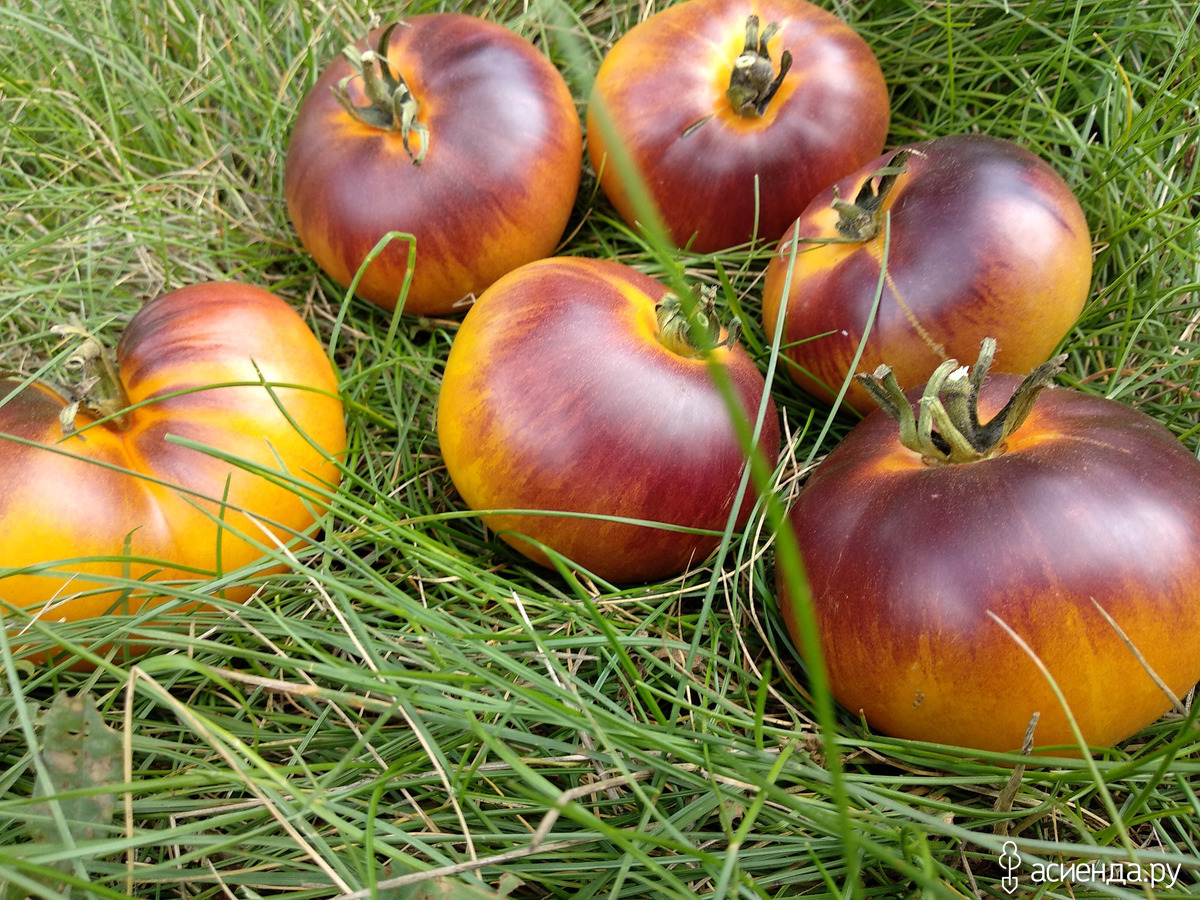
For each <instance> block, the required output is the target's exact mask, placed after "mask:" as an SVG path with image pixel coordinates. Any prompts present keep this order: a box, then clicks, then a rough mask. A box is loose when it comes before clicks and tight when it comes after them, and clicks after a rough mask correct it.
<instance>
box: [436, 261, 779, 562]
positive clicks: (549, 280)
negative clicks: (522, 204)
mask: <svg viewBox="0 0 1200 900" xmlns="http://www.w3.org/2000/svg"><path fill="white" fill-rule="evenodd" d="M667 295H668V291H667V288H666V287H665V286H664V285H662V284H660V283H659V282H657V281H655V280H654V279H652V278H649V277H648V276H645V275H642V274H641V273H639V272H637V271H635V270H634V269H631V268H629V267H628V266H624V265H622V264H620V263H616V262H610V261H600V260H590V259H573V258H552V259H548V260H542V261H539V262H533V263H529V264H528V265H525V266H522V267H521V268H520V269H517V270H516V271H514V272H512V273H510V274H509V275H507V276H505V277H504V278H502V279H500V280H499V281H497V282H496V283H495V284H494V285H492V287H490V288H489V289H488V290H487V291H485V292H484V293H483V295H482V296H481V297H480V298H479V300H478V302H477V303H476V304H475V305H474V306H473V307H472V308H471V310H470V311H469V312H468V313H467V315H466V317H465V318H464V319H463V322H462V326H461V328H460V329H459V332H458V334H457V335H456V336H455V339H454V343H453V345H452V346H451V349H450V354H449V357H448V359H447V361H446V371H445V377H444V380H443V383H442V388H441V392H440V397H439V405H438V420H437V431H438V439H439V442H440V444H441V450H442V455H443V457H444V459H445V462H446V469H447V471H448V472H449V474H450V477H451V479H452V480H453V482H454V485H455V487H456V488H457V489H458V492H459V494H460V495H461V496H462V499H463V500H464V501H465V502H466V504H467V505H468V506H469V507H470V508H472V509H475V510H478V511H480V512H481V513H482V518H483V521H484V522H485V523H486V524H487V525H488V526H489V527H490V528H492V529H493V530H494V531H496V532H497V533H498V534H499V535H500V537H501V538H503V539H504V540H505V541H507V542H508V543H509V544H511V545H512V546H514V547H516V548H517V549H518V550H520V551H521V552H522V553H524V554H525V555H526V556H528V557H529V558H530V559H533V560H535V561H537V562H539V563H542V564H548V563H549V557H548V555H547V553H546V552H545V551H544V550H543V549H541V545H545V546H546V547H549V548H551V549H552V550H554V551H556V552H557V553H559V554H562V555H564V556H566V557H567V558H569V559H570V560H572V561H573V562H574V563H575V564H577V565H579V566H581V567H583V568H584V569H587V570H589V571H590V572H592V573H593V574H595V575H598V576H599V577H601V578H603V579H606V580H608V581H613V582H631V581H648V580H655V579H659V578H665V577H668V576H672V575H675V574H678V573H679V572H682V571H683V570H684V569H685V568H687V566H689V565H692V564H699V563H701V562H702V561H703V560H704V559H705V558H706V557H707V556H708V555H709V554H710V553H711V552H712V551H713V550H714V549H715V548H716V546H717V543H718V540H719V538H718V537H716V536H713V535H710V534H696V533H690V532H686V531H679V530H671V529H669V528H661V527H655V526H654V525H648V524H633V523H628V522H615V521H611V520H609V519H596V518H588V517H586V516H608V517H627V518H633V519H639V520H645V521H647V522H652V523H664V524H667V525H670V526H682V527H686V528H693V529H710V530H715V531H717V532H720V531H721V530H723V529H724V528H725V525H726V522H727V520H728V518H729V516H730V514H731V512H732V511H733V505H734V500H735V494H736V493H737V489H738V485H739V481H740V479H741V477H742V473H743V470H744V468H745V466H746V455H745V453H743V449H742V443H741V442H740V441H739V438H738V435H737V432H736V430H735V427H734V425H733V423H732V418H731V414H730V412H729V410H728V408H727V407H726V404H725V402H724V400H723V398H722V394H721V391H720V390H719V389H718V387H717V384H716V382H715V379H714V378H713V374H712V372H711V371H710V369H709V364H708V362H707V361H706V359H705V357H704V354H703V353H702V352H700V351H699V350H697V349H696V347H697V346H698V345H699V344H698V343H697V342H696V341H695V340H694V339H689V338H686V336H683V335H681V333H680V327H681V322H682V321H686V320H683V319H681V318H680V316H681V309H680V305H679V303H678V301H676V300H675V299H673V297H672V298H668V299H664V298H667ZM701 315H702V316H703V317H704V319H705V320H706V322H707V325H708V327H709V328H710V329H711V332H712V333H711V335H710V336H709V337H710V339H711V340H713V343H714V344H716V347H715V349H713V350H712V353H713V354H714V359H715V362H716V364H717V365H719V366H720V367H722V370H723V371H724V372H725V373H726V374H727V375H728V377H729V379H730V381H731V383H732V385H733V386H734V391H735V394H736V396H737V398H738V400H739V401H740V403H741V405H742V408H743V410H744V412H745V415H746V416H747V417H749V421H751V422H753V421H754V417H755V416H757V414H758V409H759V405H760V403H762V402H763V401H764V395H765V394H766V385H765V383H764V380H763V377H762V374H761V373H760V372H759V371H758V369H757V368H756V367H755V365H754V362H753V360H751V359H750V357H749V355H748V354H747V353H746V352H745V351H744V350H743V349H742V348H741V347H740V346H738V345H737V344H736V343H732V342H731V340H730V337H729V334H728V332H727V331H725V330H724V329H720V328H719V326H717V325H716V323H715V319H713V318H712V316H711V312H702V313H701ZM766 400H767V403H768V408H767V412H766V416H765V420H764V422H763V425H762V429H761V432H760V441H759V446H760V448H761V451H762V452H763V453H764V454H765V455H766V456H767V457H768V458H769V460H770V461H772V462H774V460H775V459H776V457H777V456H778V452H779V424H778V421H777V418H776V413H775V407H774V405H773V403H772V402H771V401H770V398H769V396H766ZM750 494H752V492H748V495H747V497H746V499H745V500H744V502H743V503H742V505H741V506H740V507H738V511H737V516H736V522H737V526H738V527H739V528H740V527H742V526H744V525H745V523H746V522H747V519H748V517H749V514H750V510H751V507H752V505H753V502H754V498H753V496H750ZM499 510H539V511H552V512H566V513H575V514H584V517H581V516H578V515H576V516H552V515H537V514H532V513H531V514H521V513H510V512H492V511H499Z"/></svg>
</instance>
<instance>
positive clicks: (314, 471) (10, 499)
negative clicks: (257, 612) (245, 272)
mask: <svg viewBox="0 0 1200 900" xmlns="http://www.w3.org/2000/svg"><path fill="white" fill-rule="evenodd" d="M96 346H97V345H96V344H95V343H93V342H89V343H87V344H85V349H89V348H90V349H95V348H96ZM92 359H93V361H94V362H96V363H99V362H101V361H102V360H108V357H107V356H103V357H100V356H93V357H92ZM97 371H98V372H99V374H100V375H101V379H102V380H101V382H100V384H101V386H107V387H108V388H109V389H110V390H111V391H112V392H113V396H112V398H111V400H110V402H109V407H110V408H111V410H112V411H118V410H124V411H123V412H119V413H118V414H116V415H114V416H113V417H111V418H105V417H103V416H101V410H96V411H89V410H87V409H84V408H80V409H79V411H78V412H77V413H75V414H74V415H72V412H73V407H71V406H69V405H68V400H67V399H66V397H64V396H63V395H62V394H60V393H59V392H58V391H56V390H55V389H53V388H51V387H50V386H48V385H46V384H42V383H36V382H35V383H32V384H29V385H28V386H24V387H23V386H21V385H20V384H18V383H16V382H12V381H6V382H2V383H0V400H3V405H0V486H2V489H0V597H2V598H3V601H4V603H5V604H6V605H8V606H10V607H16V608H18V609H24V610H26V611H27V612H29V613H30V614H32V615H36V616H39V617H41V618H43V619H45V620H47V621H60V620H68V621H75V620H79V619H85V618H92V617H97V616H102V615H104V614H105V613H107V612H108V611H110V610H112V609H114V608H120V609H121V610H123V611H136V610H137V609H138V608H141V607H142V606H145V605H147V604H150V603H152V602H153V601H154V594H155V590H154V587H153V585H152V584H147V586H146V588H145V589H144V590H139V591H132V592H130V593H129V594H127V595H122V591H121V589H120V588H114V587H112V579H122V580H123V581H127V580H128V579H139V580H145V581H147V582H155V581H162V580H172V581H176V580H179V579H183V580H186V581H188V582H196V581H198V580H203V579H206V578H211V577H214V576H217V575H223V574H225V573H229V572H233V571H234V570H236V569H238V568H240V567H242V566H245V565H247V564H250V563H253V562H256V561H257V560H259V559H261V558H262V557H263V555H264V554H263V550H262V547H263V546H264V545H266V546H267V547H269V548H274V547H276V546H278V543H277V542H287V541H290V540H291V539H292V538H293V537H294V536H295V535H296V534H298V533H303V532H306V531H308V530H310V529H311V528H312V527H313V524H314V521H315V520H314V517H315V516H316V515H318V514H319V512H320V509H321V505H322V500H323V498H324V496H325V495H326V493H327V492H328V491H329V490H331V489H332V488H333V487H334V486H335V485H336V484H337V483H338V479H339V469H338V465H337V462H336V459H335V458H336V456H337V455H338V454H340V453H341V452H342V451H343V450H344V449H345V444H346V432H345V425H344V420H343V413H342V404H341V401H340V399H339V398H338V395H337V389H338V385H337V380H336V377H335V374H334V371H333V368H332V366H331V365H330V363H329V360H328V358H327V357H326V355H325V352H324V350H323V349H322V346H321V344H320V342H319V341H318V340H317V338H316V337H315V335H314V334H313V333H312V332H311V331H310V330H309V328H308V326H307V325H306V324H305V323H304V321H303V320H302V319H301V318H300V317H299V316H298V315H297V314H296V313H295V311H293V310H292V309H291V307H289V306H288V305H287V304H286V303H285V302H284V301H283V300H280V299H279V298H277V297H275V296H274V295H273V294H270V293H268V292H267V291H265V290H263V289H262V288H257V287H252V286H249V285H244V284H235V283H232V282H216V283H205V284H196V285H192V286H189V287H185V288H182V289H180V290H176V291H172V292H170V293H168V294H164V295H163V296H162V297H160V298H159V299H157V300H153V301H151V302H150V303H148V304H146V305H145V306H143V307H142V308H141V309H140V310H139V311H138V312H137V313H136V314H135V315H134V316H133V318H132V319H131V320H130V321H129V323H128V325H127V327H126V328H125V330H124V333H123V334H122V335H121V339H120V341H119V343H118V344H117V348H116V354H115V359H114V360H112V361H111V362H110V363H109V365H108V366H98V367H97ZM110 375H111V378H110V377H109V376H110ZM97 396H100V395H99V394H98V395H97ZM64 411H65V413H64ZM108 411H109V410H108V409H107V408H106V409H105V410H104V412H106V413H107V412H108ZM64 415H65V418H66V421H67V423H68V427H67V428H66V429H65V432H64V427H63V424H62V422H61V421H60V418H61V417H63V416H64ZM72 429H73V430H72ZM293 488H294V489H293ZM250 590H251V588H250V587H244V586H230V587H228V588H225V589H223V590H222V591H221V593H222V594H223V595H224V596H226V597H228V598H230V599H233V600H238V601H241V600H244V599H245V598H246V597H247V596H249V593H250Z"/></svg>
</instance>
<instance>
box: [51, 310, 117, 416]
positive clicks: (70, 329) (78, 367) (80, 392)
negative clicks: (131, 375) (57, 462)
mask: <svg viewBox="0 0 1200 900" xmlns="http://www.w3.org/2000/svg"><path fill="white" fill-rule="evenodd" d="M50 331H51V332H52V333H54V334H57V335H61V336H63V337H80V338H83V340H82V342H81V343H80V344H79V346H78V347H76V348H75V349H74V350H73V351H72V352H71V354H70V355H69V356H68V357H67V360H66V363H65V366H66V368H67V369H68V370H69V371H74V372H79V373H82V377H81V378H80V379H79V380H78V381H77V382H76V383H75V384H74V385H73V386H70V387H68V389H67V391H66V394H67V398H68V400H69V402H68V403H67V405H66V406H65V407H63V411H62V413H61V414H60V415H59V421H60V422H61V424H62V430H63V434H65V435H69V434H72V433H74V431H75V416H76V414H77V413H78V412H79V410H80V408H81V407H82V408H83V409H85V410H87V411H88V412H89V413H90V414H91V415H93V416H95V417H96V418H97V419H103V420H105V421H106V422H109V423H111V424H112V426H113V427H115V428H117V429H118V430H120V431H124V430H125V429H126V428H128V427H129V415H128V412H127V410H128V409H129V395H128V394H126V392H125V385H124V384H122V383H121V375H120V372H119V371H118V368H117V364H116V361H115V360H114V359H113V354H112V350H111V349H110V348H109V347H108V346H106V345H105V344H104V343H103V342H102V341H101V340H100V339H99V338H98V337H96V336H95V335H94V334H92V333H91V332H89V331H87V330H86V329H84V328H81V327H80V326H78V325H75V324H69V325H54V326H52V327H51V328H50Z"/></svg>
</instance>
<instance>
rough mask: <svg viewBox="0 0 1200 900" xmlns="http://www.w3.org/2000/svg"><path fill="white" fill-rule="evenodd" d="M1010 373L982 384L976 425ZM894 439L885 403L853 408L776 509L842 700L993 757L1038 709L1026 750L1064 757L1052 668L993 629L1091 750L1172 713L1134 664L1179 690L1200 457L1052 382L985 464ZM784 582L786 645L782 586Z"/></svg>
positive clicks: (1135, 418) (894, 724)
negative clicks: (854, 420) (829, 447)
mask: <svg viewBox="0 0 1200 900" xmlns="http://www.w3.org/2000/svg"><path fill="white" fill-rule="evenodd" d="M1018 381H1019V379H1018V378H1017V377H1016V376H1012V375H1005V374H1000V373H997V374H995V375H992V376H990V377H989V380H988V381H987V383H986V384H985V386H984V392H983V395H982V398H981V402H980V414H981V418H982V419H983V420H984V421H986V420H987V419H988V418H989V417H990V416H992V415H993V414H995V412H996V411H997V410H998V409H999V408H1000V406H1001V405H1002V403H1003V401H1004V400H1006V399H1007V398H1008V396H1010V395H1011V393H1012V391H1013V389H1014V388H1015V386H1016V383H1017V382H1018ZM916 396H917V395H916V393H913V394H910V397H912V399H914V400H915V399H916ZM896 431H897V426H896V423H895V422H894V421H893V420H892V419H891V418H890V417H889V416H888V415H887V413H885V412H884V411H882V410H876V411H875V412H873V413H871V414H870V415H869V416H867V417H866V418H865V419H863V421H861V422H860V423H859V424H858V425H857V426H856V427H855V428H854V429H853V430H852V431H851V432H850V434H849V435H848V436H847V437H846V438H845V439H844V440H843V441H842V443H841V444H839V446H838V447H836V448H835V449H834V450H833V452H831V453H830V455H829V456H828V457H827V458H826V460H825V461H824V462H822V463H821V465H820V466H818V468H817V469H816V470H815V472H814V473H813V475H812V476H811V477H810V479H809V481H808V482H807V484H806V485H805V487H804V488H803V490H802V491H801V494H800V496H799V498H798V499H797V502H796V504H795V506H794V507H793V509H792V511H791V513H790V516H791V521H792V523H793V525H794V527H795V529H796V535H797V540H798V541H799V545H800V550H801V552H802V554H803V556H804V559H805V564H806V570H807V574H808V578H809V580H810V584H811V590H812V597H813V603H814V608H815V612H816V617H817V622H818V631H819V634H820V641H821V645H822V651H823V654H824V657H825V661H826V664H827V667H828V672H829V678H830V683H831V687H832V691H833V694H834V696H835V697H836V699H837V700H838V701H839V702H840V703H841V704H842V705H843V706H844V707H845V708H846V709H847V710H849V711H851V712H852V713H854V714H856V715H857V714H860V713H861V714H862V715H863V716H864V717H865V719H866V721H867V723H868V724H869V725H870V726H871V727H872V728H873V729H875V730H877V731H880V732H883V733H886V734H890V735H893V736H896V737H902V738H907V739H912V740H920V741H932V742H937V743H943V744H950V745H956V746H962V747H968V748H974V749H981V750H988V751H1002V752H1003V751H1014V750H1018V749H1020V747H1021V744H1022V740H1023V737H1024V735H1025V731H1026V728H1027V727H1028V725H1029V722H1030V719H1031V717H1032V715H1033V714H1034V713H1038V714H1039V719H1038V723H1037V726H1036V731H1035V734H1034V740H1035V743H1036V745H1037V746H1038V747H1041V748H1052V747H1065V748H1067V750H1068V751H1069V752H1074V748H1075V747H1076V742H1075V737H1074V733H1073V731H1072V729H1071V726H1070V723H1069V721H1068V718H1067V714H1066V713H1065V712H1064V711H1063V709H1062V707H1061V705H1060V703H1059V701H1058V699H1057V697H1056V696H1055V693H1054V690H1053V688H1052V687H1051V685H1050V683H1049V681H1048V679H1047V677H1046V676H1045V675H1044V674H1043V673H1042V671H1040V669H1039V667H1038V664H1037V663H1035V662H1034V660H1033V659H1032V658H1031V657H1030V655H1029V653H1028V652H1027V651H1026V649H1024V648H1022V647H1021V645H1020V643H1019V642H1018V640H1017V639H1015V638H1014V637H1013V636H1012V635H1010V634H1009V633H1008V632H1007V631H1006V630H1005V628H1004V626H1002V625H1001V624H1000V622H1003V623H1004V625H1006V626H1008V628H1010V629H1011V630H1012V631H1013V632H1014V633H1015V634H1016V635H1017V636H1018V637H1019V639H1020V641H1023V642H1024V643H1025V644H1027V646H1028V648H1029V650H1031V651H1032V652H1033V653H1034V654H1035V655H1036V657H1037V659H1038V660H1040V661H1041V663H1043V664H1044V665H1045V667H1046V668H1047V670H1048V671H1049V674H1050V677H1052V678H1053V679H1054V681H1055V682H1056V683H1057V685H1058V687H1059V688H1060V689H1061V690H1062V692H1063V694H1064V695H1065V697H1066V700H1067V703H1068V705H1069V707H1070V711H1071V714H1072V715H1073V716H1074V719H1075V721H1076V722H1077V724H1078V726H1079V729H1080V731H1081V732H1082V734H1083V736H1084V739H1085V740H1086V741H1087V742H1088V743H1089V744H1090V745H1093V746H1099V747H1103V746H1110V745H1112V744H1115V743H1117V742H1119V741H1121V740H1123V739H1125V738H1127V737H1129V736H1130V735H1132V734H1133V733H1135V732H1136V731H1138V730H1139V729H1141V728H1144V727H1146V726H1148V725H1150V724H1152V723H1153V722H1154V721H1155V720H1156V719H1157V718H1159V717H1160V716H1161V715H1162V714H1163V713H1165V712H1167V711H1168V710H1169V709H1170V706H1171V702H1170V700H1169V699H1168V697H1167V695H1166V694H1165V693H1164V691H1163V690H1162V689H1161V688H1160V687H1159V686H1158V685H1157V684H1156V683H1155V681H1154V679H1153V678H1152V677H1151V676H1150V674H1148V672H1147V669H1146V666H1148V667H1149V668H1150V669H1152V670H1153V671H1154V673H1155V674H1156V675H1157V676H1158V677H1160V678H1161V679H1162V680H1163V682H1164V683H1165V684H1166V685H1167V686H1168V687H1169V689H1170V690H1172V691H1173V692H1174V693H1175V694H1176V696H1179V697H1182V696H1184V695H1186V693H1187V692H1188V691H1189V690H1190V689H1191V687H1192V686H1193V685H1194V684H1196V682H1197V680H1198V679H1200V462H1198V461H1197V459H1196V458H1195V456H1193V455H1192V454H1191V453H1190V452H1188V451H1187V449H1186V448H1184V447H1183V446H1182V445H1181V444H1180V443H1179V442H1178V440H1176V439H1175V437H1174V435H1172V434H1171V433H1170V432H1169V431H1168V430H1167V429H1166V428H1164V427H1163V426H1162V425H1160V424H1159V423H1157V422H1156V421H1154V420H1152V419H1151V418H1150V417H1148V416H1146V415H1144V414H1143V413H1140V412H1138V411H1136V410H1134V409H1132V408H1129V407H1126V406H1124V405H1123V404H1120V403H1117V402H1115V401H1111V400H1107V399H1104V398H1101V397H1095V396H1090V395H1085V394H1082V393H1080V392H1077V391H1072V390H1069V389H1066V388H1050V389H1047V390H1045V391H1043V392H1042V394H1041V395H1040V396H1039V398H1038V400H1037V403H1036V405H1035V407H1034V410H1033V412H1032V414H1031V415H1030V416H1029V418H1028V419H1027V420H1026V422H1025V423H1024V425H1022V426H1021V427H1020V428H1019V429H1018V430H1017V431H1016V432H1015V433H1014V434H1013V435H1012V436H1011V437H1010V438H1009V439H1008V440H1007V442H1006V449H1005V452H1003V453H1001V454H1000V455H998V456H996V457H995V458H992V459H986V460H981V461H979V462H972V463H962V464H958V465H934V464H930V463H928V462H927V461H925V460H923V459H922V458H921V456H920V455H919V454H916V453H914V452H913V451H911V450H908V449H906V448H905V447H903V446H902V445H901V444H900V442H899V440H898V439H897V437H896ZM778 589H779V592H780V598H781V601H780V607H781V610H782V612H783V617H784V620H785V622H786V624H787V627H788V629H789V630H790V631H791V633H792V634H793V635H795V636H796V639H797V641H799V639H800V634H801V631H800V629H801V623H800V619H799V617H798V616H797V611H796V606H795V605H794V603H793V601H792V598H791V597H790V594H789V593H788V590H787V587H786V585H785V584H784V583H783V582H782V579H781V580H780V582H779V584H778ZM1097 604H1098V605H1099V607H1102V608H1103V610H1104V612H1107V613H1108V614H1109V615H1110V616H1111V617H1112V618H1113V620H1115V622H1116V624H1117V626H1118V627H1119V628H1120V630H1121V631H1123V632H1124V635H1125V637H1122V635H1121V634H1120V633H1118V631H1117V628H1115V627H1114V626H1113V625H1111V624H1109V623H1108V622H1107V621H1106V619H1105V617H1104V614H1103V613H1102V612H1101V611H1100V609H1098V608H1097ZM997 620H999V621H997ZM1125 638H1128V640H1129V641H1130V642H1131V643H1132V644H1133V645H1134V646H1136V647H1137V650H1138V651H1139V652H1140V653H1141V654H1142V655H1143V656H1144V658H1145V664H1144V665H1143V663H1142V662H1140V661H1139V660H1138V659H1137V657H1136V655H1135V653H1134V651H1133V650H1131V649H1130V647H1129V645H1128V644H1127V643H1126V640H1125Z"/></svg>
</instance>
